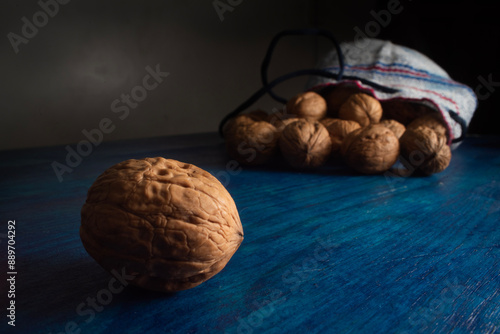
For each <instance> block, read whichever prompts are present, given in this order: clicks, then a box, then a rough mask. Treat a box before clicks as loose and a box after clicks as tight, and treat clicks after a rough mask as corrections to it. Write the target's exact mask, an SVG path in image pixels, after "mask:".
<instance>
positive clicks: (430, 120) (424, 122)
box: [408, 113, 448, 137]
mask: <svg viewBox="0 0 500 334" xmlns="http://www.w3.org/2000/svg"><path fill="white" fill-rule="evenodd" d="M421 126H426V127H428V128H431V129H432V130H434V131H435V132H436V133H437V134H439V135H441V136H445V137H447V134H448V130H447V129H446V125H445V123H444V121H443V119H442V117H441V116H440V115H437V114H435V113H434V114H427V115H425V116H421V117H418V118H416V119H414V120H413V121H412V122H411V123H410V124H408V129H415V128H418V127H421Z"/></svg>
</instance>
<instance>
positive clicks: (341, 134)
mask: <svg viewBox="0 0 500 334" xmlns="http://www.w3.org/2000/svg"><path fill="white" fill-rule="evenodd" d="M321 124H323V125H324V126H325V127H326V129H327V130H328V133H329V134H330V139H331V140H332V156H334V157H338V156H339V155H340V147H341V146H342V142H343V141H344V138H345V137H346V136H347V135H348V134H349V133H351V132H352V131H354V130H356V129H359V128H360V125H359V123H358V122H354V121H348V120H345V119H339V118H325V119H323V120H322V121H321Z"/></svg>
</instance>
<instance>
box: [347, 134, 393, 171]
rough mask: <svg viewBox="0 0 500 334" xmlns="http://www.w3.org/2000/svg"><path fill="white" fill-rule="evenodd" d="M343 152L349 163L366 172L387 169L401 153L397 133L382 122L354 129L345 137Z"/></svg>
mask: <svg viewBox="0 0 500 334" xmlns="http://www.w3.org/2000/svg"><path fill="white" fill-rule="evenodd" d="M341 153H342V155H343V157H344V160H345V161H346V163H347V165H349V166H350V167H352V168H354V169H356V170H357V171H359V172H361V173H364V174H376V173H382V172H385V171H387V170H388V169H389V168H391V166H392V165H393V164H394V163H395V162H396V160H397V159H398V155H399V141H398V138H397V137H396V135H395V134H394V133H393V132H392V131H391V130H389V129H388V128H386V127H385V126H383V125H380V124H371V125H369V126H367V127H365V128H360V129H357V130H354V131H352V132H351V133H349V134H348V135H347V137H346V138H345V139H344V141H343V143H342V147H341Z"/></svg>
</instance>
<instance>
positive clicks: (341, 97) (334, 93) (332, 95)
mask: <svg viewBox="0 0 500 334" xmlns="http://www.w3.org/2000/svg"><path fill="white" fill-rule="evenodd" d="M360 91H361V90H360V89H359V88H358V87H356V86H346V85H339V86H335V87H333V89H330V90H329V91H328V92H327V93H326V94H325V100H326V105H327V113H328V115H329V116H330V117H338V114H339V110H340V107H341V106H342V105H343V104H344V102H345V101H347V99H348V98H349V97H350V96H351V95H354V94H356V93H359V92H360Z"/></svg>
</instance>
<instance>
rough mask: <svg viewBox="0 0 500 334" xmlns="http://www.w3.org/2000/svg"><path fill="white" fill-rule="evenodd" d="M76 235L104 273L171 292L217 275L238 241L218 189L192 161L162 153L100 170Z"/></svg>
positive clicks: (238, 231)
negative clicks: (78, 234) (184, 160)
mask: <svg viewBox="0 0 500 334" xmlns="http://www.w3.org/2000/svg"><path fill="white" fill-rule="evenodd" d="M80 237H81V240H82V243H83V245H84V247H85V249H86V250H87V252H88V253H89V255H90V256H91V257H93V258H94V259H95V260H96V261H97V263H99V264H100V265H101V266H102V267H103V268H104V269H106V270H108V271H112V270H116V271H118V272H120V273H121V272H122V271H124V272H125V273H126V274H127V275H131V276H133V277H134V278H133V280H132V281H131V282H130V283H131V284H133V285H136V286H139V287H142V288H145V289H149V290H156V291H165V292H172V291H178V290H184V289H189V288H193V287H195V286H197V285H199V284H201V283H202V282H204V281H206V280H208V279H209V278H211V277H212V276H214V275H216V274H217V273H218V272H220V271H221V270H222V269H223V268H224V266H225V265H226V264H227V262H228V261H229V259H230V258H231V257H232V255H233V254H234V253H235V252H236V250H237V249H238V247H239V246H240V244H241V242H242V240H243V228H242V225H241V222H240V217H239V215H238V211H237V209H236V205H235V203H234V201H233V199H232V198H231V195H230V194H229V193H228V192H227V190H226V189H225V188H224V186H223V185H222V184H221V183H220V182H219V181H218V180H217V179H216V178H215V177H214V176H212V175H211V174H210V173H208V172H206V171H204V170H203V169H201V168H198V167H196V166H194V165H190V164H186V163H183V162H179V161H175V160H168V159H164V158H146V159H141V160H126V161H123V162H121V163H119V164H116V165H114V166H112V167H110V168H109V169H108V170H106V171H105V172H104V173H102V174H101V175H100V176H99V177H98V178H97V180H96V181H95V182H94V184H93V185H92V186H91V187H90V189H89V191H88V195H87V200H86V202H85V204H84V205H83V207H82V211H81V227H80Z"/></svg>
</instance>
